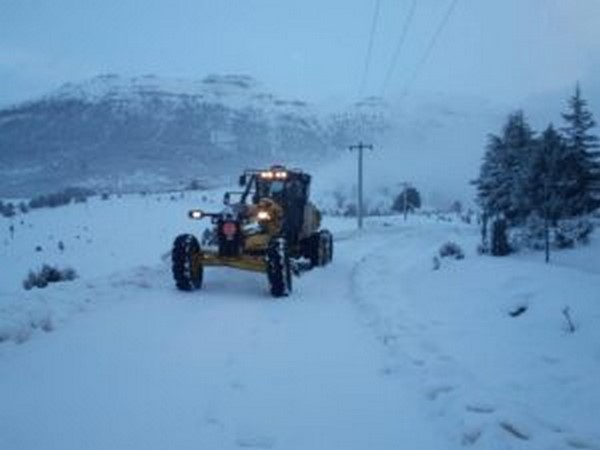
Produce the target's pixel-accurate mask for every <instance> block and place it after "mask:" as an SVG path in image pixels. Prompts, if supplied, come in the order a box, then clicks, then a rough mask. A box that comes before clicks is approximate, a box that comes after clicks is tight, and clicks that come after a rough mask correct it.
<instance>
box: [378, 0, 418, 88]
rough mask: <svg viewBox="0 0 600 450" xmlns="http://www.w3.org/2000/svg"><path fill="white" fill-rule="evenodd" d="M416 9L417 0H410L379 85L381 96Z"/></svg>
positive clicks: (389, 78)
mask: <svg viewBox="0 0 600 450" xmlns="http://www.w3.org/2000/svg"><path fill="white" fill-rule="evenodd" d="M416 9H417V0H412V3H411V5H410V10H409V12H408V15H407V16H406V18H405V19H404V23H403V25H402V31H401V32H400V38H399V39H398V43H397V44H396V48H395V50H394V53H393V56H392V61H391V63H390V66H389V67H388V70H387V72H386V74H385V78H384V80H383V85H382V86H381V97H383V95H384V94H385V91H386V90H387V87H388V85H389V84H390V80H391V78H392V74H393V73H394V70H395V68H396V64H397V63H398V58H399V57H400V52H401V51H402V48H403V47H404V43H405V41H406V36H407V35H408V30H409V29H410V24H411V22H412V19H413V17H414V15H415V10H416Z"/></svg>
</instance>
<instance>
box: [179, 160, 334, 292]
mask: <svg viewBox="0 0 600 450" xmlns="http://www.w3.org/2000/svg"><path fill="white" fill-rule="evenodd" d="M310 179H311V177H310V175H308V174H306V173H304V172H302V171H300V170H288V169H286V168H285V167H283V166H273V167H271V168H270V169H267V170H246V171H245V172H244V173H243V174H242V176H240V180H239V184H240V187H241V188H242V189H243V190H241V191H239V192H227V193H225V196H224V199H223V203H224V204H225V208H224V209H223V210H222V211H221V212H218V213H206V212H204V211H201V210H199V209H194V210H191V211H189V213H188V215H189V217H190V218H191V219H204V218H209V219H210V220H211V221H212V225H213V226H212V228H211V229H208V230H205V233H204V235H203V238H202V240H201V241H202V245H201V244H200V241H198V239H197V238H196V237H195V236H193V235H191V234H182V235H179V236H177V238H176V239H175V241H174V243H173V250H172V252H171V259H172V270H173V278H174V279H175V284H176V286H177V288H178V289H180V290H183V291H193V290H196V289H200V288H201V287H202V281H203V276H204V267H208V266H223V267H232V268H235V269H242V270H249V271H254V272H261V273H265V274H266V275H267V280H268V283H269V288H270V292H271V295H272V296H273V297H283V296H287V295H288V294H289V293H290V292H291V290H292V274H300V273H301V272H302V271H305V270H310V269H312V268H314V267H321V266H325V265H327V264H329V263H330V262H331V260H332V257H333V238H332V235H331V233H330V232H329V231H328V230H322V229H320V227H321V213H320V212H319V210H318V209H317V208H316V207H315V206H314V205H313V204H312V203H311V202H310V200H309V194H310ZM234 196H238V199H237V201H233V200H232V197H234Z"/></svg>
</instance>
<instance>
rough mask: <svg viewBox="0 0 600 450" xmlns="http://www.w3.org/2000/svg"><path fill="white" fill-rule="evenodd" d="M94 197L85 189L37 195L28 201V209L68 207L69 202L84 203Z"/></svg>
mask: <svg viewBox="0 0 600 450" xmlns="http://www.w3.org/2000/svg"><path fill="white" fill-rule="evenodd" d="M91 195H94V191H92V190H90V189H85V188H67V189H65V190H63V191H60V192H55V193H52V194H46V195H39V196H37V197H34V198H32V199H31V200H30V201H29V208H31V209H34V208H56V207H57V206H64V205H68V204H69V203H71V202H75V203H84V202H86V201H87V198H88V197H89V196H91Z"/></svg>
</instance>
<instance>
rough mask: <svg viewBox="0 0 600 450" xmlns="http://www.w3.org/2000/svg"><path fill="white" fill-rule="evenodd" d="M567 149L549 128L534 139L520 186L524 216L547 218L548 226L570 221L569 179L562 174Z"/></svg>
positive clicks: (568, 175) (559, 137) (552, 129)
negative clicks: (534, 145)
mask: <svg viewBox="0 0 600 450" xmlns="http://www.w3.org/2000/svg"><path fill="white" fill-rule="evenodd" d="M567 158H568V150H567V146H566V144H565V142H564V140H563V138H562V137H561V135H560V134H559V133H558V132H557V131H556V130H555V128H554V127H553V126H552V125H549V126H548V128H546V130H545V131H544V133H543V134H542V136H541V137H540V138H539V139H538V145H537V146H536V147H535V150H534V152H533V154H532V157H531V159H530V163H529V167H528V171H527V173H526V176H525V177H524V179H523V183H522V184H521V197H522V198H524V199H526V201H524V202H523V204H525V203H527V204H528V208H527V209H528V215H531V214H535V215H536V216H538V217H543V218H548V219H549V220H551V221H552V222H555V221H556V220H558V219H561V218H564V217H570V216H571V215H572V212H571V210H570V205H569V203H568V200H567V193H568V191H569V187H570V186H571V185H572V184H573V175H572V174H571V173H569V172H568V171H565V170H564V165H565V160H566V159H567Z"/></svg>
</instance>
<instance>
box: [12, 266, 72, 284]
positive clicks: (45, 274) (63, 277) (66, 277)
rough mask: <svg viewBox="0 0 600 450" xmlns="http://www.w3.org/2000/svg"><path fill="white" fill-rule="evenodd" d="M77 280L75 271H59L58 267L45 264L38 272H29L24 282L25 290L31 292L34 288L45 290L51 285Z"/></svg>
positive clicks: (68, 269)
mask: <svg viewBox="0 0 600 450" xmlns="http://www.w3.org/2000/svg"><path fill="white" fill-rule="evenodd" d="M75 278H77V273H76V272H75V270H74V269H71V268H67V269H62V270H61V269H58V268H56V267H52V266H49V265H48V264H44V265H43V266H42V268H41V269H39V270H38V271H37V272H34V271H29V274H28V275H27V278H25V280H23V289H26V290H30V289H32V288H34V287H37V288H40V289H42V288H45V287H46V286H48V284H50V283H59V282H61V281H72V280H74V279H75Z"/></svg>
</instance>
